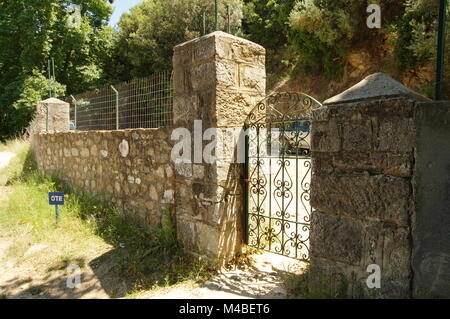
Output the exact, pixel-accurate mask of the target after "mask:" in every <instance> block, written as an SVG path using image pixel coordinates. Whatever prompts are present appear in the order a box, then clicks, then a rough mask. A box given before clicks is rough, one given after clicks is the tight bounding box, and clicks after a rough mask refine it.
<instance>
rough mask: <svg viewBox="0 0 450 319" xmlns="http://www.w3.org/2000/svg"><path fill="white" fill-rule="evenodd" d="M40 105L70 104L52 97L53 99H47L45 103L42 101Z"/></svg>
mask: <svg viewBox="0 0 450 319" xmlns="http://www.w3.org/2000/svg"><path fill="white" fill-rule="evenodd" d="M39 104H69V103H67V102H64V101H61V100H60V99H56V98H54V97H51V98H49V99H46V100H44V101H40V102H39Z"/></svg>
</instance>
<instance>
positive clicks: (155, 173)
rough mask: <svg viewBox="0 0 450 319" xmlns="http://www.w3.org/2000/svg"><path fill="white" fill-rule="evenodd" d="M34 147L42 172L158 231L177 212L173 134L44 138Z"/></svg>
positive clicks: (91, 133) (142, 132)
mask: <svg viewBox="0 0 450 319" xmlns="http://www.w3.org/2000/svg"><path fill="white" fill-rule="evenodd" d="M33 147H34V153H35V156H36V158H37V163H38V167H39V170H40V171H41V172H43V173H45V174H50V175H53V176H57V177H59V178H60V179H62V180H63V181H65V182H67V183H68V184H70V185H71V186H72V187H73V188H75V189H77V190H83V191H84V192H86V193H87V194H89V195H91V196H98V197H100V198H102V199H104V200H110V201H112V202H113V203H114V204H115V205H116V206H117V207H118V208H119V209H120V210H121V211H122V212H126V213H127V214H129V216H130V217H133V218H135V219H136V220H137V221H139V222H140V223H142V224H143V225H151V226H158V225H160V224H161V219H162V217H163V213H164V209H165V208H166V207H169V208H171V207H173V202H174V187H175V170H174V166H173V163H172V162H171V159H170V152H171V149H172V144H171V141H170V131H169V129H136V130H120V131H89V132H66V133H53V134H46V133H41V134H37V135H34V136H33Z"/></svg>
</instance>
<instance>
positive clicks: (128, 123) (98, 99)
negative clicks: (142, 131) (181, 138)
mask: <svg viewBox="0 0 450 319" xmlns="http://www.w3.org/2000/svg"><path fill="white" fill-rule="evenodd" d="M66 101H67V102H68V103H70V120H71V123H72V124H73V128H74V129H76V130H79V131H89V130H119V129H128V128H157V127H164V126H171V125H172V122H173V93H172V72H171V71H165V72H161V73H157V74H153V75H151V76H149V77H146V78H141V79H135V80H132V81H129V82H124V83H121V84H118V85H115V86H112V85H111V86H109V87H105V88H103V89H100V90H95V91H90V92H86V93H82V94H78V95H75V96H70V97H68V98H67V99H66Z"/></svg>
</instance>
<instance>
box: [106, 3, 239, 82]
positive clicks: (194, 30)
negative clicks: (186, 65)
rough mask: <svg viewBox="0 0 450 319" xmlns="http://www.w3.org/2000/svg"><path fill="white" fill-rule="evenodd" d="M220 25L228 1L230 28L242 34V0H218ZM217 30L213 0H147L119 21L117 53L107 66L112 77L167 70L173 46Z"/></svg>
mask: <svg viewBox="0 0 450 319" xmlns="http://www.w3.org/2000/svg"><path fill="white" fill-rule="evenodd" d="M219 3H220V7H219V29H220V30H225V29H226V28H225V25H226V15H227V11H226V6H227V5H229V6H230V9H231V12H232V15H231V29H232V32H233V33H234V34H239V32H240V25H241V19H242V4H243V3H242V1H241V0H221V1H219ZM203 13H205V14H206V18H207V19H206V30H207V32H211V31H213V30H214V1H212V0H208V1H204V0H146V1H144V2H142V3H141V4H139V5H137V6H135V7H134V8H132V9H131V12H130V13H129V14H128V13H125V14H124V15H123V16H122V18H121V20H120V22H119V28H120V31H119V35H118V43H117V49H116V54H115V55H114V56H113V58H112V62H111V65H112V66H111V67H108V70H109V71H108V72H110V78H112V79H121V80H129V79H131V78H133V77H143V76H146V75H149V74H151V73H155V72H160V71H163V70H167V69H169V68H170V67H171V64H172V54H173V47H174V46H175V45H177V44H179V43H182V42H184V41H188V40H191V39H193V38H196V37H198V36H200V35H201V34H202V32H203Z"/></svg>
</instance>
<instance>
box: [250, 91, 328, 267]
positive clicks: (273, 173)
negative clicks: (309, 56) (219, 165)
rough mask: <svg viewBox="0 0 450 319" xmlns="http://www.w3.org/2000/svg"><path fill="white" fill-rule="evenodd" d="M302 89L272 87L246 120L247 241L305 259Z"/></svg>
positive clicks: (306, 140)
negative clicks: (273, 90) (280, 90)
mask: <svg viewBox="0 0 450 319" xmlns="http://www.w3.org/2000/svg"><path fill="white" fill-rule="evenodd" d="M320 106H321V104H320V103H319V102H318V101H316V100H315V99H314V98H312V97H310V96H307V95H305V94H302V93H276V94H273V95H270V96H268V97H267V98H266V99H264V100H262V101H261V102H260V103H258V104H257V105H256V106H255V108H254V109H253V110H252V112H251V113H250V115H249V116H248V119H247V121H246V132H247V135H246V178H247V179H246V181H247V187H246V211H247V217H246V223H247V224H246V230H247V233H246V235H247V244H248V245H249V246H252V247H256V248H259V249H262V250H267V251H270V252H274V253H277V254H281V255H285V256H288V257H293V258H297V259H301V260H308V259H309V228H310V216H311V206H310V205H309V194H310V193H309V191H310V179H311V155H310V127H311V111H312V110H313V109H315V108H318V107H320Z"/></svg>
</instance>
